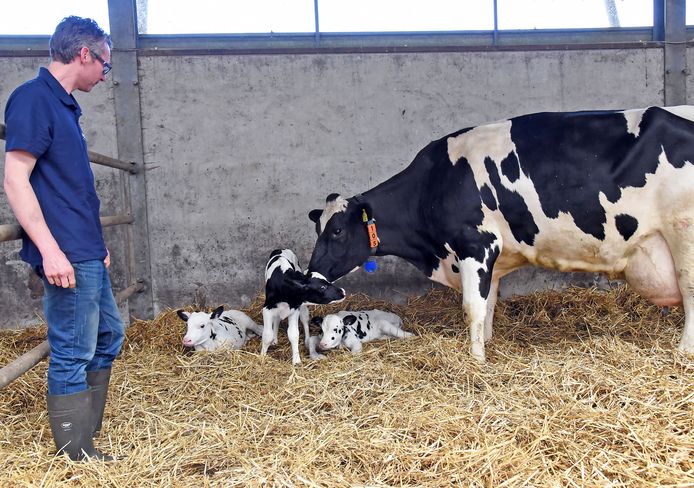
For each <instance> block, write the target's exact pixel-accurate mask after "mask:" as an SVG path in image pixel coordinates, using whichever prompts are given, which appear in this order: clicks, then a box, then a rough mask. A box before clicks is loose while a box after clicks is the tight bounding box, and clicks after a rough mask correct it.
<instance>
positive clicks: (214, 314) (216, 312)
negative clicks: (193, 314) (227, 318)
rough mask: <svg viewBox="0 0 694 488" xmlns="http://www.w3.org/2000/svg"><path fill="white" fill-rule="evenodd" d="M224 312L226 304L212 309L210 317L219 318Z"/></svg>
mask: <svg viewBox="0 0 694 488" xmlns="http://www.w3.org/2000/svg"><path fill="white" fill-rule="evenodd" d="M222 312H224V305H220V306H219V307H217V308H215V309H214V310H213V311H212V315H210V318H211V319H216V318H219V316H220V315H222Z"/></svg>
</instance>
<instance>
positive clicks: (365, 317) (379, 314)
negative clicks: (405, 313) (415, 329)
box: [309, 310, 414, 357]
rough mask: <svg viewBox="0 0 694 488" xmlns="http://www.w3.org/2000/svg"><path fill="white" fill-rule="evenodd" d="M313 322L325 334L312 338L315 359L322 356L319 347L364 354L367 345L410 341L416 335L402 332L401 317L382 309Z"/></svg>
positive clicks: (324, 318)
mask: <svg viewBox="0 0 694 488" xmlns="http://www.w3.org/2000/svg"><path fill="white" fill-rule="evenodd" d="M311 322H313V323H315V324H318V325H320V327H321V331H322V334H321V335H320V336H311V339H310V341H309V350H310V352H311V355H312V357H313V355H318V351H317V348H318V349H321V350H323V351H326V350H328V349H334V348H336V347H344V348H346V349H349V350H350V351H351V352H352V353H353V354H356V353H358V352H361V349H362V344H363V343H364V342H370V341H375V340H378V339H386V338H388V337H395V338H397V339H406V338H408V337H412V336H413V335H414V334H412V333H411V332H407V331H405V330H403V329H402V319H401V318H400V317H398V316H397V315H395V314H394V313H390V312H384V311H382V310H366V311H363V312H348V311H345V310H343V311H341V312H337V313H336V314H330V315H326V316H325V317H315V318H314V319H313V320H312V321H311Z"/></svg>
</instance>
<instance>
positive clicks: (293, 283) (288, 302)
mask: <svg viewBox="0 0 694 488" xmlns="http://www.w3.org/2000/svg"><path fill="white" fill-rule="evenodd" d="M344 298H345V290H343V289H342V288H338V287H336V286H335V285H333V284H332V283H330V282H329V281H327V280H326V279H325V278H324V277H323V275H321V274H318V273H311V274H310V275H306V274H304V273H303V272H302V271H301V267H300V266H299V261H298V260H297V258H296V255H295V254H294V252H293V251H291V250H289V249H276V250H274V251H272V253H271V254H270V259H268V262H267V265H266V266H265V305H264V306H263V340H262V342H263V345H262V347H261V350H260V354H261V355H265V354H267V350H268V348H269V347H270V345H276V344H277V329H278V327H279V324H280V321H281V320H283V319H285V318H286V319H288V320H287V322H288V327H287V336H288V337H289V342H290V343H291V345H292V363H294V364H299V363H301V358H300V356H299V344H298V340H299V319H301V322H302V324H303V326H304V342H305V345H306V347H307V348H309V331H308V318H309V315H308V308H307V307H306V305H313V304H327V303H333V302H339V301H342V300H344ZM309 352H311V350H310V348H309ZM311 357H313V354H312V356H311Z"/></svg>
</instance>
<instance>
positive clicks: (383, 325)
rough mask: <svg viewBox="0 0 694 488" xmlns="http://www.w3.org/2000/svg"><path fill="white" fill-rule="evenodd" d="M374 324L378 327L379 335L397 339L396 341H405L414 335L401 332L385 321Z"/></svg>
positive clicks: (395, 326)
mask: <svg viewBox="0 0 694 488" xmlns="http://www.w3.org/2000/svg"><path fill="white" fill-rule="evenodd" d="M376 324H377V325H378V327H380V329H381V333H382V334H383V335H385V336H390V337H397V338H398V339H406V338H408V337H412V336H413V335H414V334H413V333H412V332H407V331H406V330H402V329H401V328H400V327H398V326H397V325H395V324H392V323H391V322H388V321H387V320H379V321H378V322H376Z"/></svg>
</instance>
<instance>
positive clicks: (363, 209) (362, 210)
mask: <svg viewBox="0 0 694 488" xmlns="http://www.w3.org/2000/svg"><path fill="white" fill-rule="evenodd" d="M361 221H362V222H364V223H366V222H368V221H369V217H367V216H366V209H365V208H362V209H361Z"/></svg>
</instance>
